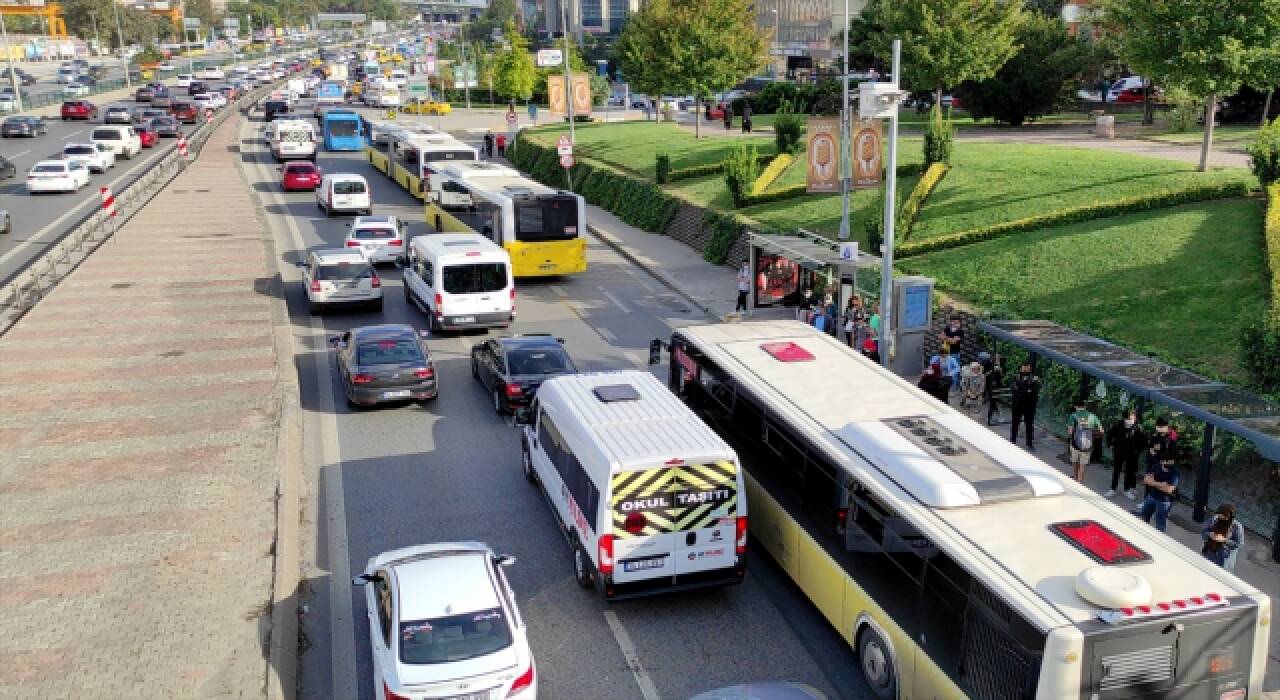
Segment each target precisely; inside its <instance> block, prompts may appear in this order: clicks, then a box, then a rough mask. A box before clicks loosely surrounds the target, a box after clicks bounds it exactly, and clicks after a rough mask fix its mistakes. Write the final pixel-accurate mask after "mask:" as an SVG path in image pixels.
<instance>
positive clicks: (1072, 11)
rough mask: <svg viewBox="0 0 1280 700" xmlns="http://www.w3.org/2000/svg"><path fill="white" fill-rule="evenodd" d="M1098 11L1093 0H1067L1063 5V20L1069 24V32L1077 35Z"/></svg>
mask: <svg viewBox="0 0 1280 700" xmlns="http://www.w3.org/2000/svg"><path fill="white" fill-rule="evenodd" d="M1098 12H1099V9H1098V8H1097V7H1094V5H1093V0H1066V4H1064V5H1063V6H1062V21H1063V22H1065V23H1066V25H1067V33H1068V34H1070V35H1071V36H1075V35H1076V34H1077V33H1078V32H1079V31H1080V28H1081V27H1082V26H1085V25H1086V24H1087V23H1088V22H1089V20H1091V19H1093V18H1094V17H1096V16H1097V13H1098Z"/></svg>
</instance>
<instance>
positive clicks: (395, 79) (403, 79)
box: [387, 68, 409, 88]
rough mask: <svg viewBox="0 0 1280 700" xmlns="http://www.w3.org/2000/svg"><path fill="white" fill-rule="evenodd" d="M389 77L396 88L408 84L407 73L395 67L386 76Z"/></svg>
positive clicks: (404, 86)
mask: <svg viewBox="0 0 1280 700" xmlns="http://www.w3.org/2000/svg"><path fill="white" fill-rule="evenodd" d="M387 77H388V78H390V79H391V83H392V84H393V85H395V86H396V87H398V88H406V87H408V86H409V74H408V73H406V72H405V71H403V70H401V69H399V68H396V69H394V70H392V71H391V75H389V76H387Z"/></svg>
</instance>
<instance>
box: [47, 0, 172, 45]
mask: <svg viewBox="0 0 1280 700" xmlns="http://www.w3.org/2000/svg"><path fill="white" fill-rule="evenodd" d="M62 13H63V19H64V20H65V21H66V23H67V31H68V32H69V33H71V34H72V35H75V36H88V37H91V36H93V23H94V21H95V18H96V21H97V23H98V35H99V36H100V37H102V43H103V44H104V45H107V46H114V47H118V46H119V45H120V40H119V37H118V36H117V34H116V30H115V27H116V25H115V14H114V13H115V4H114V1H113V0H64V2H63V3H62ZM171 27H172V25H170V24H169V21H168V20H167V19H165V18H163V17H155V16H152V15H149V14H147V13H146V12H142V11H141V10H135V9H134V8H132V7H121V8H120V28H121V30H122V31H123V32H124V41H125V43H126V44H134V43H136V44H142V45H146V44H151V43H154V42H155V40H156V38H157V37H159V36H161V35H167V34H168V32H169V31H170V30H171Z"/></svg>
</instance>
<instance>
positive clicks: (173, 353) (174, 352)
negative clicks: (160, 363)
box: [160, 350, 187, 357]
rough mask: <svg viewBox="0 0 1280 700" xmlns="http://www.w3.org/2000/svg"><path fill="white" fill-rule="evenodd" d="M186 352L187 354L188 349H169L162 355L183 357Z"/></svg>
mask: <svg viewBox="0 0 1280 700" xmlns="http://www.w3.org/2000/svg"><path fill="white" fill-rule="evenodd" d="M185 354H187V351H186V350H169V351H167V352H162V353H160V357H182V356H183V355H185Z"/></svg>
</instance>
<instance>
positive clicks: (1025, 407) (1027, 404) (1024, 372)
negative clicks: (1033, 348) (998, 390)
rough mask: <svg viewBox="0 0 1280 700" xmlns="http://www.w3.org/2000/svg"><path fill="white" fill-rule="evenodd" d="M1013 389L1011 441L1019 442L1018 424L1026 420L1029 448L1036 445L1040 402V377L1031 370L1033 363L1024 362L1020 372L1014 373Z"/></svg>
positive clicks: (1019, 369) (1019, 368)
mask: <svg viewBox="0 0 1280 700" xmlns="http://www.w3.org/2000/svg"><path fill="white" fill-rule="evenodd" d="M1009 388H1010V389H1011V390H1012V403H1013V406H1012V407H1013V426H1012V432H1010V433H1009V441H1010V442H1013V443H1017V442H1018V424H1019V423H1022V422H1025V423H1026V425H1027V449H1028V450H1030V449H1033V448H1034V447H1035V445H1034V444H1032V441H1033V439H1034V435H1035V423H1036V404H1038V403H1039V402H1040V377H1037V376H1036V375H1035V373H1034V372H1032V371H1031V363H1030V362H1023V363H1022V365H1021V366H1019V367H1018V373H1017V374H1015V375H1013V381H1012V382H1010V387H1009Z"/></svg>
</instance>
